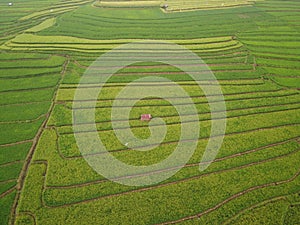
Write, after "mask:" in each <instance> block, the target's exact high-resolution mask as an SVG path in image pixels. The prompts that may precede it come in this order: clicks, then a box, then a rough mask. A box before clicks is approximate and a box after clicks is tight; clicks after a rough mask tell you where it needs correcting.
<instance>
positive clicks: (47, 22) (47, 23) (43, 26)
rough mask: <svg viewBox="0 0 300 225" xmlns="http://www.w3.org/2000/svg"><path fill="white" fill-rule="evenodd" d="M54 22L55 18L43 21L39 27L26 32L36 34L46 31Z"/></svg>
mask: <svg viewBox="0 0 300 225" xmlns="http://www.w3.org/2000/svg"><path fill="white" fill-rule="evenodd" d="M55 22H56V18H50V19H47V20H45V21H44V22H42V23H40V24H39V25H37V26H35V27H32V28H30V29H28V30H26V32H27V33H36V32H39V31H41V30H44V29H47V28H49V27H52V26H53V25H54V24H55Z"/></svg>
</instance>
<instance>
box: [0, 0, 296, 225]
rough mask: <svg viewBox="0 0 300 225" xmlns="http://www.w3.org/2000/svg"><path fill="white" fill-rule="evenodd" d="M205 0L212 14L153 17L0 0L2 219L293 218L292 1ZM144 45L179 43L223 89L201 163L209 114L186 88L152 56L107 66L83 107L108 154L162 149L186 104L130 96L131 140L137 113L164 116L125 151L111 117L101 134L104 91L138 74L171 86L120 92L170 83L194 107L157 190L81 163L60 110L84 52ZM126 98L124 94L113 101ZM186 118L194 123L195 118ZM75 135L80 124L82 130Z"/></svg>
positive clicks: (200, 96)
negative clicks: (179, 152)
mask: <svg viewBox="0 0 300 225" xmlns="http://www.w3.org/2000/svg"><path fill="white" fill-rule="evenodd" d="M174 2H175V1H174ZM176 2H179V1H176ZM190 2H191V4H194V2H193V1H190ZM216 2H217V3H218V4H219V3H221V2H220V1H212V2H210V4H216V5H214V7H213V8H217V9H210V10H196V11H188V12H181V13H176V12H173V13H164V12H163V11H162V10H161V9H160V8H159V5H155V6H154V5H151V6H150V7H149V5H147V4H145V7H134V6H131V5H130V6H126V7H124V5H122V7H114V6H111V5H109V7H108V6H105V7H104V6H103V5H100V6H99V5H98V6H99V7H95V6H97V4H99V3H98V2H92V1H58V0H53V1H52V0H49V1H33V0H31V1H26V2H24V1H16V2H14V5H13V6H7V5H5V6H4V5H3V7H2V8H1V9H0V11H2V12H3V13H1V14H0V27H1V29H0V44H1V46H0V51H1V54H0V71H1V72H0V80H1V83H0V128H1V129H0V137H1V138H0V208H1V210H0V224H175V223H176V224H177V223H178V224H297V223H298V221H300V188H299V187H300V176H299V175H300V170H299V168H300V160H299V159H300V152H299V147H300V137H299V133H300V120H299V118H300V97H299V88H300V82H299V76H300V64H299V61H300V51H299V47H300V46H299V40H300V35H299V34H300V29H299V22H300V11H299V10H298V8H299V7H298V6H300V3H299V2H298V1H295V0H289V1H279V0H277V1H274V0H265V1H256V2H248V1H243V3H244V2H245V4H247V5H246V6H240V5H239V4H238V5H239V6H238V5H230V6H238V7H221V8H218V4H217V3H216ZM234 2H235V1H230V4H231V3H232V4H234ZM187 3H188V2H187ZM243 3H241V4H243ZM248 3H249V5H248ZM139 4H141V5H143V4H142V3H139ZM168 4H170V5H171V1H170V3H169V2H168ZM221 4H222V3H221ZM228 4H229V2H228ZM187 5H188V4H187ZM177 6H178V9H179V8H181V7H183V5H182V4H178V5H177ZM128 7H131V8H130V9H129V8H128ZM174 7H175V6H174ZM183 9H190V8H189V7H186V8H183ZM174 11H177V8H176V9H175V8H174ZM4 12H5V13H4ZM144 39H157V40H166V41H169V42H171V43H177V44H179V45H181V46H184V47H185V48H187V49H190V50H191V51H193V52H194V53H196V54H197V55H198V56H200V57H201V59H202V60H203V61H204V62H205V63H206V64H207V65H208V67H209V68H210V69H211V70H212V71H213V73H214V75H215V76H216V78H217V79H218V82H219V84H220V86H221V89H222V92H223V94H224V98H225V103H226V109H227V126H226V133H225V138H224V142H223V144H222V146H221V148H220V150H219V153H218V155H217V157H216V159H215V160H214V161H213V162H212V164H211V165H210V166H209V167H208V168H207V169H206V170H204V171H199V162H200V161H201V158H202V155H203V153H204V150H205V147H206V146H207V144H208V140H209V136H210V132H211V125H212V119H213V118H212V115H211V113H210V107H209V104H208V99H207V97H206V96H205V94H204V92H203V90H201V89H200V88H199V86H198V85H197V82H196V81H194V80H193V79H191V77H190V76H189V75H188V74H186V73H185V72H183V71H182V70H180V69H179V68H176V67H173V66H171V65H168V64H164V63H161V62H152V61H149V62H141V63H136V64H133V65H129V66H127V67H126V68H123V69H121V70H119V71H118V72H117V73H115V74H114V75H113V76H112V77H111V78H110V79H109V80H108V82H107V83H106V84H105V85H104V87H103V91H102V92H101V94H100V95H99V96H98V98H97V102H96V113H95V122H96V129H97V132H98V135H99V137H101V140H102V142H103V145H104V146H105V147H106V148H107V149H108V151H109V152H110V153H111V154H112V155H113V156H114V157H115V158H117V159H119V160H121V161H123V162H125V163H127V164H131V165H136V166H141V165H142V166H146V165H152V164H154V163H158V162H160V161H162V160H163V159H165V158H166V157H168V156H169V155H170V154H171V153H172V152H173V151H174V149H175V148H176V146H177V145H178V144H179V138H180V134H181V126H182V123H183V122H182V118H181V117H180V116H179V115H178V112H177V111H176V109H175V106H182V105H185V104H186V105H187V106H189V104H190V103H186V99H185V98H184V97H183V96H180V95H178V96H177V95H174V96H173V95H170V99H172V100H173V102H174V104H173V105H172V104H170V102H169V101H168V99H160V98H155V97H152V98H146V99H142V100H139V101H137V102H136V103H135V104H134V107H133V108H132V110H131V112H130V115H129V123H130V130H131V131H132V133H133V134H135V136H137V137H139V138H142V139H146V138H148V137H149V136H150V135H151V133H150V129H149V124H148V122H141V121H140V115H141V114H143V113H145V112H147V113H150V114H152V116H153V117H154V118H157V117H160V118H162V119H163V120H164V121H165V123H166V127H167V133H166V136H165V137H164V138H163V140H162V142H161V143H155V144H157V146H155V147H154V148H153V149H152V150H151V151H146V152H145V151H132V150H131V149H130V148H128V146H126V145H124V144H123V143H121V141H120V140H118V138H117V136H116V134H115V131H116V130H122V129H123V130H124V129H128V128H124V127H122V125H121V123H120V125H119V126H118V127H115V128H114V129H113V126H112V122H111V113H112V105H113V101H114V99H115V98H116V97H117V95H118V94H119V93H120V91H121V90H122V89H123V88H124V87H125V86H126V85H127V84H128V83H130V82H132V81H134V80H136V79H139V78H145V77H149V76H151V77H154V76H158V77H161V78H167V79H169V80H170V82H161V83H147V84H145V83H139V84H138V85H137V86H131V87H130V88H132V90H133V91H139V90H140V89H141V87H143V85H145V87H146V86H147V88H149V87H150V88H153V89H155V88H158V87H165V88H166V89H167V88H170V87H171V86H172V83H171V81H174V82H176V83H177V84H178V85H180V87H182V88H183V89H184V90H185V91H186V92H187V93H188V94H189V96H190V97H191V99H192V101H193V103H194V105H195V108H196V114H194V115H192V114H188V113H187V114H186V115H183V119H184V123H185V124H191V125H192V124H194V123H200V127H201V128H200V133H199V136H198V137H197V138H196V141H197V148H196V151H195V153H194V154H193V156H192V157H191V158H190V160H189V161H188V163H187V164H186V165H185V166H184V167H183V168H182V169H181V170H180V171H179V172H177V173H176V174H175V175H174V176H172V177H170V178H168V179H167V180H164V181H162V182H160V183H158V184H153V185H148V186H143V187H134V186H125V185H122V184H119V183H116V182H112V181H110V180H108V179H106V178H105V177H103V176H102V175H99V174H98V173H96V172H95V171H94V170H93V169H92V168H91V167H90V166H89V165H88V164H87V162H86V161H85V159H84V158H83V156H82V154H81V152H80V151H79V148H78V146H77V144H76V140H75V137H74V130H73V127H72V125H73V124H72V119H73V118H72V107H73V101H74V94H75V91H76V88H77V86H78V83H79V82H80V79H81V77H82V76H83V74H84V72H85V71H86V70H87V68H88V67H89V66H90V65H91V64H92V62H93V61H94V60H95V59H97V58H98V57H99V56H100V55H102V54H104V53H106V52H108V51H109V50H111V49H113V48H115V47H118V46H120V45H121V44H125V43H130V42H132V41H137V40H144ZM125 53H126V52H125ZM181 60H182V62H184V60H185V59H181ZM188 66H190V67H191V68H192V67H194V66H195V65H194V64H193V63H190V64H189V65H188ZM199 82H201V85H203V86H208V85H214V84H212V83H210V82H208V81H206V80H199ZM94 85H96V86H97V85H98V86H99V84H97V83H96V84H94ZM86 90H87V91H88V87H86ZM212 99H213V97H212ZM135 100H136V99H128V98H124V99H122V101H123V102H124V107H125V108H126V107H127V108H128V107H129V105H130V102H132V101H135ZM86 106H87V108H88V107H89V101H87V102H86ZM216 115H217V116H218V113H217V114H216ZM220 115H221V114H220ZM195 116H196V117H197V118H199V121H200V122H199V121H198V120H197V121H195V120H193V118H194V117H195ZM219 119H222V118H219ZM152 126H153V127H160V126H161V125H160V124H152ZM81 129H82V130H81V132H82V133H91V132H92V130H90V129H89V126H84V124H83V125H82V128H81ZM182 141H183V142H191V141H195V140H188V139H187V140H182ZM145 147H146V146H139V148H140V149H143V148H145ZM91 154H93V153H91ZM204 164H205V163H204ZM168 169H170V170H171V169H174V168H168ZM162 172H164V171H157V173H162ZM142 175H143V176H151V174H147V173H145V174H142ZM119 179H125V180H126V179H129V178H128V177H126V176H124V177H119Z"/></svg>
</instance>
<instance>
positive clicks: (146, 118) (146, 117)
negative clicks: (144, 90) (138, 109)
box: [141, 114, 152, 121]
mask: <svg viewBox="0 0 300 225" xmlns="http://www.w3.org/2000/svg"><path fill="white" fill-rule="evenodd" d="M151 119H152V116H151V114H142V115H141V121H150V120H151Z"/></svg>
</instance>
